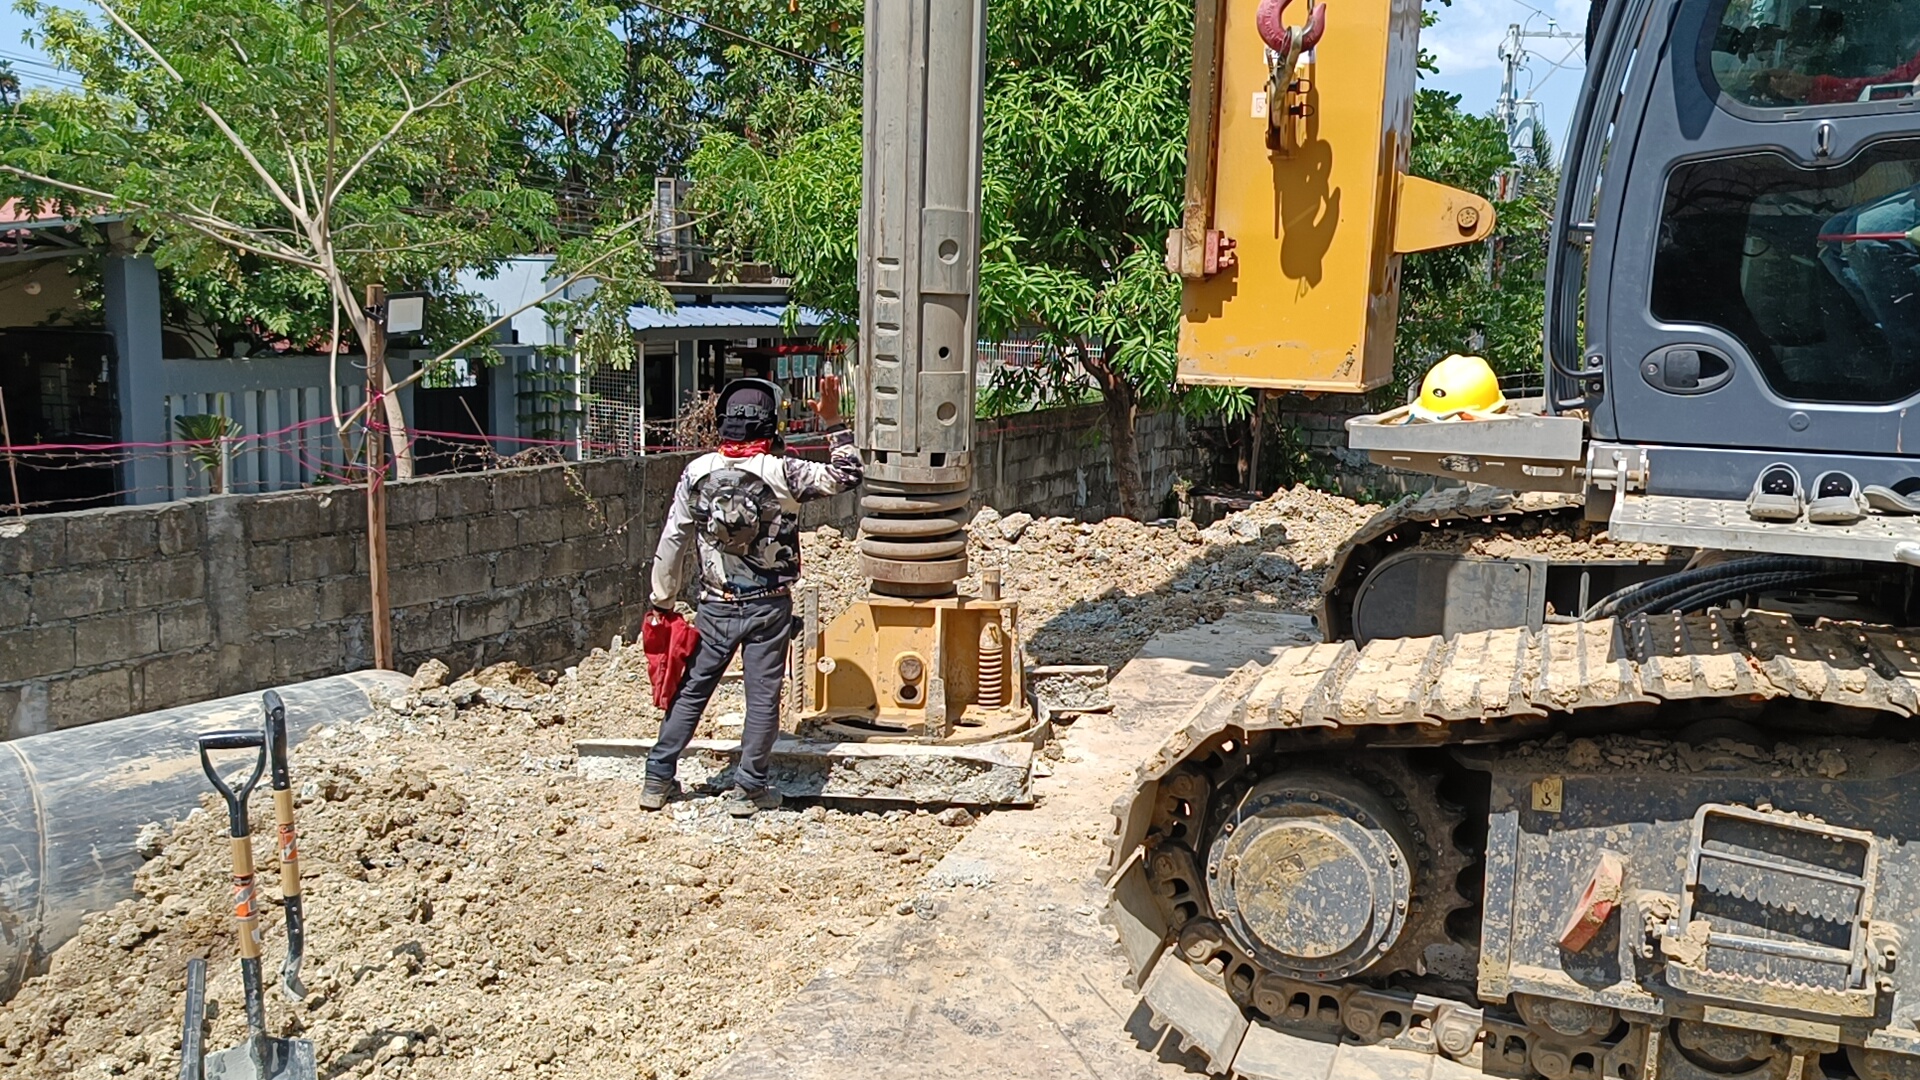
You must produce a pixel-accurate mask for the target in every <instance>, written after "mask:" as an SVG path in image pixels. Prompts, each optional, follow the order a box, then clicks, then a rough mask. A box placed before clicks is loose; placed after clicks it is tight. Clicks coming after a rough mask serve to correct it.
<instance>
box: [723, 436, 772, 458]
mask: <svg viewBox="0 0 1920 1080" xmlns="http://www.w3.org/2000/svg"><path fill="white" fill-rule="evenodd" d="M772 450H773V440H772V439H754V440H751V441H749V442H723V443H721V444H720V453H721V455H722V456H724V457H730V458H745V457H752V456H754V455H755V454H766V453H771V452H772Z"/></svg>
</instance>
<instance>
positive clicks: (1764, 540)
mask: <svg viewBox="0 0 1920 1080" xmlns="http://www.w3.org/2000/svg"><path fill="white" fill-rule="evenodd" d="M1608 534H1609V535H1611V536H1612V537H1613V539H1615V540H1626V541H1632V542H1638V543H1647V544H1671V545H1674V546H1676V547H1693V548H1707V549H1710V550H1715V551H1750V552H1760V553H1765V554H1772V555H1815V556H1819V557H1821V558H1828V559H1860V560H1862V561H1865V562H1883V563H1890V562H1914V561H1916V560H1920V517H1889V516H1884V515H1880V514H1869V515H1867V516H1866V517H1864V518H1862V519H1860V520H1859V521H1857V522H1855V523H1854V524H1852V525H1815V524H1812V523H1810V522H1806V521H1792V522H1767V521H1755V520H1753V519H1752V518H1751V517H1749V516H1747V504H1746V503H1745V502H1744V501H1740V500H1735V499H1688V498H1682V497H1679V496H1675V495H1622V496H1620V497H1618V498H1617V499H1615V500H1614V504H1613V515H1612V518H1611V520H1610V522H1609V524H1608Z"/></svg>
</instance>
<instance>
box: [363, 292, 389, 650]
mask: <svg viewBox="0 0 1920 1080" xmlns="http://www.w3.org/2000/svg"><path fill="white" fill-rule="evenodd" d="M367 316H368V318H369V320H370V321H371V322H372V324H373V325H372V331H371V332H370V333H369V334H368V335H367V341H366V342H365V343H364V344H365V345H366V351H367V594H368V597H369V600H370V605H371V606H370V612H369V614H370V618H371V621H372V624H373V666H374V667H376V668H380V669H383V670H387V671H391V670H393V608H392V606H391V604H390V603H389V601H388V597H387V456H386V451H387V426H386V424H385V423H384V421H385V418H386V415H387V411H386V407H385V402H384V401H382V398H384V397H385V395H386V390H387V287H386V286H385V285H369V286H367Z"/></svg>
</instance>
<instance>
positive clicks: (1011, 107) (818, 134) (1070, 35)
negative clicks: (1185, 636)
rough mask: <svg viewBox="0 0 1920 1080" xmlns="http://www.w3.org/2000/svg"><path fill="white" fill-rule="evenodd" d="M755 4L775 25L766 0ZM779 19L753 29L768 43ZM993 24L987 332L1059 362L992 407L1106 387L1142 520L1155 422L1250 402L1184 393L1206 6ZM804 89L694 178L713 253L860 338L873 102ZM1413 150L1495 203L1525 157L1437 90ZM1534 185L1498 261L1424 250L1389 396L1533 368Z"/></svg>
mask: <svg viewBox="0 0 1920 1080" xmlns="http://www.w3.org/2000/svg"><path fill="white" fill-rule="evenodd" d="M754 6H755V5H754V4H753V3H751V2H748V0H741V3H739V4H737V5H736V8H737V9H740V10H744V9H747V8H751V7H754ZM759 10H760V11H761V12H762V13H763V15H764V14H766V13H767V12H768V6H767V5H766V3H765V2H764V0H762V2H761V3H760V5H759ZM777 14H778V13H777V11H776V12H774V13H773V15H769V16H767V18H768V19H769V20H771V21H768V22H763V23H762V24H756V25H763V26H765V27H767V28H768V30H769V32H771V28H773V27H776V26H777V25H778V19H777ZM988 17H989V38H988V48H987V65H988V80H987V98H986V119H985V124H986V131H985V146H984V169H983V173H984V184H985V191H984V193H983V223H982V230H981V231H982V237H981V258H982V266H981V277H980V288H981V319H980V332H981V334H982V336H983V337H987V338H989V339H991V338H996V337H1004V336H1005V335H1008V334H1010V333H1012V332H1013V331H1015V330H1016V329H1018V330H1027V331H1036V332H1037V333H1038V335H1039V336H1040V338H1041V340H1042V341H1043V342H1044V343H1045V345H1046V346H1047V347H1048V351H1047V354H1046V362H1044V363H1042V364H1039V365H1037V366H1035V367H1032V368H1028V369H1022V370H1018V371H1013V372H1003V373H1000V374H999V375H998V377H997V378H996V382H995V384H994V385H993V386H991V387H989V388H988V391H987V403H988V407H989V410H992V409H993V408H996V407H998V408H1006V407H1009V406H1011V405H1013V404H1014V403H1022V404H1024V403H1025V402H1028V401H1031V400H1035V399H1055V400H1058V399H1061V398H1066V397H1068V396H1070V395H1073V394H1075V393H1077V391H1078V389H1079V387H1080V385H1081V382H1082V380H1087V381H1091V382H1092V384H1093V385H1094V386H1095V387H1097V388H1098V390H1099V391H1100V395H1101V399H1102V402H1103V404H1104V406H1105V408H1106V410H1107V415H1108V418H1109V425H1108V426H1109V429H1110V431H1111V432H1112V436H1113V454H1114V465H1115V473H1116V476H1117V477H1118V478H1119V481H1120V487H1121V492H1122V496H1123V500H1124V501H1125V504H1126V505H1127V507H1128V509H1129V510H1130V511H1133V512H1136V513H1137V512H1140V511H1142V510H1144V509H1146V507H1144V506H1143V505H1142V504H1143V502H1144V494H1145V493H1144V491H1143V485H1142V483H1141V481H1140V472H1139V465H1138V459H1137V456H1136V453H1135V449H1134V446H1133V441H1132V433H1133V423H1132V419H1133V416H1134V415H1135V413H1136V412H1137V410H1138V409H1140V408H1143V407H1162V406H1165V405H1168V404H1169V403H1178V404H1179V405H1180V406H1181V407H1182V408H1184V409H1186V410H1188V411H1189V412H1191V413H1197V414H1212V415H1216V416H1222V417H1224V418H1226V419H1228V420H1230V421H1239V420H1242V419H1244V418H1246V417H1247V416H1248V415H1249V414H1250V412H1251V409H1252V403H1253V398H1252V396H1251V395H1250V394H1247V393H1245V392H1243V391H1234V390H1220V389H1207V390H1187V391H1184V392H1183V391H1182V390H1181V388H1180V387H1179V386H1178V385H1177V383H1176V381H1175V374H1176V368H1177V358H1176V354H1175V349H1176V343H1177V332H1178V323H1179V306H1180V305H1179V296H1180V283H1179V281H1178V279H1177V278H1175V277H1174V276H1173V275H1171V274H1169V273H1167V271H1166V270H1165V269H1164V267H1163V266H1162V262H1161V255H1162V251H1163V248H1162V244H1163V240H1164V237H1165V235H1166V232H1167V230H1168V229H1170V228H1173V227H1175V226H1176V225H1177V224H1178V222H1179V218H1180V204H1181V198H1182V191H1183V186H1184V178H1185V170H1186V154H1185V148H1186V145H1185V143H1186V140H1185V135H1186V115H1187V92H1188V85H1187V80H1188V74H1189V50H1190V46H1191V35H1192V27H1193V22H1192V18H1193V8H1192V4H1191V3H1190V2H1186V0H1145V2H1134V3H1126V2H1121V0H995V2H993V3H990V4H989V5H988ZM743 25H745V24H743ZM840 44H841V48H842V49H843V51H842V52H841V53H840V54H839V56H838V60H839V62H841V63H843V64H852V63H854V62H856V61H857V60H858V51H859V42H858V39H857V37H854V36H852V35H849V36H847V37H846V38H845V39H844V41H842V42H841V43H840ZM1428 66H1429V67H1430V65H1428ZM808 94H809V98H808V100H809V101H810V102H812V103H813V108H811V109H810V110H807V111H805V112H800V113H795V114H794V115H792V116H789V117H785V118H781V117H778V116H776V117H775V118H774V119H773V120H772V121H771V122H770V123H767V124H764V125H761V126H756V127H754V128H753V129H752V130H751V132H748V131H725V130H715V131H711V132H710V133H709V134H708V135H707V137H706V138H705V140H704V141H703V142H702V143H701V145H700V147H699V149H698V150H697V151H696V152H695V153H694V155H693V157H692V158H691V160H690V166H689V171H690V172H691V174H692V175H693V177H694V178H695V180H696V185H695V187H694V198H695V201H696V204H697V205H698V206H699V207H700V208H701V209H703V210H704V211H706V212H709V213H711V214H712V215H713V220H712V221H711V222H710V223H709V224H708V226H707V234H706V235H707V238H708V240H709V242H711V243H713V244H714V246H715V247H716V249H717V250H718V251H719V252H720V253H722V254H723V255H728V256H731V257H733V258H736V259H749V258H752V259H759V260H764V261H767V262H771V263H773V264H774V265H776V266H778V267H780V268H782V269H783V270H785V271H787V272H788V273H790V274H791V275H792V278H793V286H794V296H795V298H796V300H798V301H800V302H802V303H805V304H808V305H810V306H813V307H817V308H820V309H823V310H826V311H829V312H832V313H834V314H836V315H838V316H840V318H841V320H842V323H841V326H840V328H839V329H840V331H841V332H843V333H844V332H850V330H851V327H852V323H853V318H854V316H855V315H856V313H857V311H858V307H859V297H858V294H857V286H856V269H857V251H856V247H855V244H856V234H857V223H858V211H859V204H860V137H861V131H860V116H859V108H858V94H859V90H858V86H857V85H854V84H850V83H847V82H838V81H835V80H832V79H819V80H817V81H816V82H814V83H813V84H812V85H811V86H810V89H809V90H808ZM1412 147H1413V161H1412V170H1413V172H1414V173H1415V174H1416V175H1419V176H1422V177H1426V178H1428V179H1432V180H1436V181H1440V182H1442V183H1447V184H1451V185H1454V186H1456V187H1460V188H1464V189H1466V190H1469V191H1478V192H1484V193H1491V192H1492V190H1493V179H1494V177H1495V175H1496V174H1497V173H1498V172H1499V171H1500V170H1502V169H1504V168H1506V167H1508V166H1509V165H1510V164H1511V156H1510V154H1509V153H1508V150H1507V146H1506V141H1505V137H1504V135H1503V133H1502V132H1501V130H1500V127H1499V125H1498V124H1496V123H1494V122H1493V121H1492V120H1491V119H1488V118H1486V117H1474V116H1469V115H1467V114H1465V113H1463V112H1461V110H1460V108H1459V98H1458V97H1457V96H1453V95H1448V94H1444V93H1440V92H1438V91H1433V90H1421V91H1420V92H1419V94H1418V96H1417V98H1416V103H1415V114H1414V134H1413V142H1412ZM1543 159H1544V155H1543ZM1528 190H1529V194H1528V195H1527V196H1526V197H1524V198H1522V199H1520V200H1518V201H1515V202H1512V203H1504V204H1501V205H1499V207H1498V209H1499V211H1500V222H1499V225H1498V227H1497V230H1496V244H1497V246H1498V247H1497V249H1498V251H1499V256H1498V258H1495V259H1492V260H1490V259H1489V250H1488V247H1487V246H1485V245H1474V246H1471V247H1463V248H1452V249H1445V250H1441V251H1435V252H1427V253H1422V254H1418V255H1414V256H1410V257H1408V259H1407V260H1406V262H1405V265H1404V267H1403V271H1402V277H1401V281H1402V301H1401V318H1400V324H1399V333H1400V341H1399V349H1398V350H1397V354H1398V355H1399V356H1400V357H1401V364H1400V367H1399V369H1398V370H1397V371H1396V385H1395V387H1394V389H1393V390H1392V391H1391V392H1392V393H1401V392H1404V387H1405V385H1406V383H1407V381H1408V380H1410V379H1411V380H1417V379H1418V377H1419V375H1420V373H1421V372H1423V371H1424V370H1425V368H1426V366H1427V365H1428V364H1429V363H1430V362H1431V361H1432V360H1433V359H1435V358H1437V357H1439V356H1443V355H1445V354H1446V353H1449V352H1456V351H1461V350H1463V349H1467V348H1469V347H1471V345H1472V343H1474V342H1476V341H1481V342H1483V344H1482V345H1481V346H1480V347H1481V348H1483V349H1484V351H1485V352H1486V353H1487V354H1488V356H1489V358H1490V359H1492V360H1493V362H1494V363H1495V365H1496V366H1497V367H1498V368H1500V369H1501V370H1503V371H1519V370H1523V369H1526V368H1527V366H1528V365H1535V366H1537V362H1538V357H1539V333H1540V330H1539V327H1540V307H1541V295H1542V294H1541V291H1540V285H1539V277H1540V274H1541V272H1542V270H1543V268H1544V263H1545V251H1546V247H1545V243H1546V239H1545V237H1546V231H1545V226H1546V215H1547V210H1546V208H1545V207H1546V201H1547V200H1550V199H1551V192H1552V183H1551V180H1550V179H1545V180H1542V179H1541V178H1535V182H1534V183H1533V184H1532V185H1531V187H1530V188H1529V189H1528Z"/></svg>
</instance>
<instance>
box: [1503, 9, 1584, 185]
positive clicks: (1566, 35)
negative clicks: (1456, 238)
mask: <svg viewBox="0 0 1920 1080" xmlns="http://www.w3.org/2000/svg"><path fill="white" fill-rule="evenodd" d="M1582 36H1583V35H1581V34H1579V33H1576V32H1574V31H1571V30H1562V29H1560V24H1559V23H1557V22H1555V21H1554V20H1552V19H1548V20H1547V28H1546V29H1545V30H1528V29H1525V28H1523V27H1522V26H1521V25H1520V24H1519V23H1509V24H1507V36H1506V37H1505V38H1504V39H1502V40H1501V42H1500V64H1501V78H1500V99H1499V100H1498V101H1497V102H1496V103H1495V104H1494V107H1493V112H1494V116H1495V118H1497V119H1498V120H1499V121H1500V126H1501V127H1503V128H1505V129H1506V132H1507V149H1508V150H1509V151H1510V152H1511V153H1512V154H1513V165H1512V166H1511V167H1510V168H1507V169H1503V170H1501V173H1500V177H1499V190H1498V192H1497V193H1496V197H1497V198H1499V199H1500V200H1502V201H1505V200H1508V199H1512V198H1515V197H1516V196H1518V195H1519V194H1520V176H1521V174H1522V173H1523V172H1524V171H1525V170H1526V169H1527V168H1528V167H1530V166H1533V165H1537V164H1539V162H1538V161H1536V160H1535V159H1534V147H1536V146H1538V145H1539V141H1538V135H1539V131H1540V120H1541V117H1540V103H1539V102H1538V101H1535V100H1533V96H1532V95H1533V87H1532V86H1529V87H1528V88H1527V90H1526V96H1524V97H1523V96H1522V95H1521V90H1520V73H1521V71H1523V70H1524V69H1525V68H1526V66H1527V60H1528V58H1529V57H1530V55H1531V54H1530V53H1529V52H1528V51H1527V42H1529V41H1579V40H1581V39H1582Z"/></svg>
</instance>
